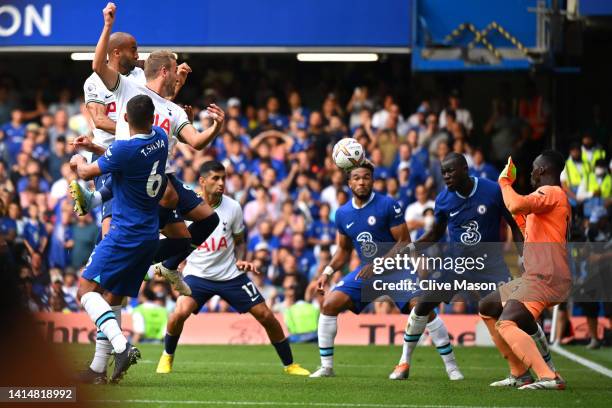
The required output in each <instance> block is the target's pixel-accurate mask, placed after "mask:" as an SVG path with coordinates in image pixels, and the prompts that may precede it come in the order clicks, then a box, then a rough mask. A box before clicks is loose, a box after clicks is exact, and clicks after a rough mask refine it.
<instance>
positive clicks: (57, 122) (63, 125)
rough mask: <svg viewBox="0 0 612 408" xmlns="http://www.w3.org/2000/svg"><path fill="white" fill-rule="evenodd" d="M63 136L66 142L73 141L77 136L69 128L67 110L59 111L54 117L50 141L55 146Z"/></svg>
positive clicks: (50, 130)
mask: <svg viewBox="0 0 612 408" xmlns="http://www.w3.org/2000/svg"><path fill="white" fill-rule="evenodd" d="M61 136H63V137H64V139H65V140H68V141H72V140H73V139H74V138H75V137H76V135H75V133H74V132H73V131H72V130H70V128H68V115H67V114H66V111H65V110H62V109H59V110H58V111H57V112H55V114H54V115H53V126H52V127H51V128H50V129H49V140H50V141H51V144H55V142H56V141H57V139H58V138H59V137H61Z"/></svg>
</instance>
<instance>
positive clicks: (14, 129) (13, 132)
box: [0, 109, 26, 164]
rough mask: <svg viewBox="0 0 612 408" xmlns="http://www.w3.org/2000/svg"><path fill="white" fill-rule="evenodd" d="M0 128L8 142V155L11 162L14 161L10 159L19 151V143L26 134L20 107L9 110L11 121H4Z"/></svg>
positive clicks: (20, 143)
mask: <svg viewBox="0 0 612 408" xmlns="http://www.w3.org/2000/svg"><path fill="white" fill-rule="evenodd" d="M0 130H1V131H2V133H4V137H5V139H6V142H7V144H8V145H7V146H8V157H9V160H10V163H11V164H12V163H14V162H13V161H12V160H13V159H14V158H15V157H17V153H19V152H20V151H21V145H22V143H23V140H24V138H25V134H26V126H25V125H24V124H23V111H22V110H21V109H13V110H12V111H11V121H10V122H8V123H5V124H4V125H3V126H2V127H1V128H0Z"/></svg>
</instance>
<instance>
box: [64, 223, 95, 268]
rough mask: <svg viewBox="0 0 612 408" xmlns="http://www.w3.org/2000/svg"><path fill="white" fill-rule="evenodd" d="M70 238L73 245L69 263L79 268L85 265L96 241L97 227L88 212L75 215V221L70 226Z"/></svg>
mask: <svg viewBox="0 0 612 408" xmlns="http://www.w3.org/2000/svg"><path fill="white" fill-rule="evenodd" d="M72 239H73V241H74V246H73V247H72V257H71V261H70V264H71V265H72V267H73V268H75V269H79V268H81V267H82V266H84V265H85V263H86V262H87V260H88V259H89V255H90V254H91V252H92V251H93V249H94V247H95V245H96V242H97V241H98V227H97V226H96V224H94V222H93V220H92V218H91V215H90V214H87V215H85V216H82V217H77V222H76V224H75V225H73V227H72Z"/></svg>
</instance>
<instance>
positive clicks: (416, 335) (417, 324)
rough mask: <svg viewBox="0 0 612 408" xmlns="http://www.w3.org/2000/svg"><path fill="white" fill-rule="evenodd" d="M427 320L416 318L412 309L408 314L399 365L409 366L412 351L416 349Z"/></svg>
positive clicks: (424, 317)
mask: <svg viewBox="0 0 612 408" xmlns="http://www.w3.org/2000/svg"><path fill="white" fill-rule="evenodd" d="M428 318H429V317H428V316H417V314H416V313H415V312H414V309H412V311H411V312H410V317H408V323H406V331H405V332H404V346H403V348H402V357H401V358H400V364H404V363H407V364H410V360H411V358H412V351H413V350H414V349H415V348H416V346H417V344H419V339H420V338H421V335H422V334H423V332H424V331H425V326H426V325H427V320H428Z"/></svg>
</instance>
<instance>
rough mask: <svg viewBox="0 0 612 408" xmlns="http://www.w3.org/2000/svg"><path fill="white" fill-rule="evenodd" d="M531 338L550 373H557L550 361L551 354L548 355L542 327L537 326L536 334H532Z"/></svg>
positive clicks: (546, 341)
mask: <svg viewBox="0 0 612 408" xmlns="http://www.w3.org/2000/svg"><path fill="white" fill-rule="evenodd" d="M531 338H532V339H533V341H535V344H536V346H538V351H539V352H540V354H541V355H542V358H543V359H544V361H546V364H548V367H549V368H550V369H551V370H552V371H554V372H557V370H556V369H555V364H554V363H553V361H552V354H550V349H549V348H548V340H546V334H544V330H542V326H540V325H539V324H538V331H537V332H536V334H532V335H531Z"/></svg>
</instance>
